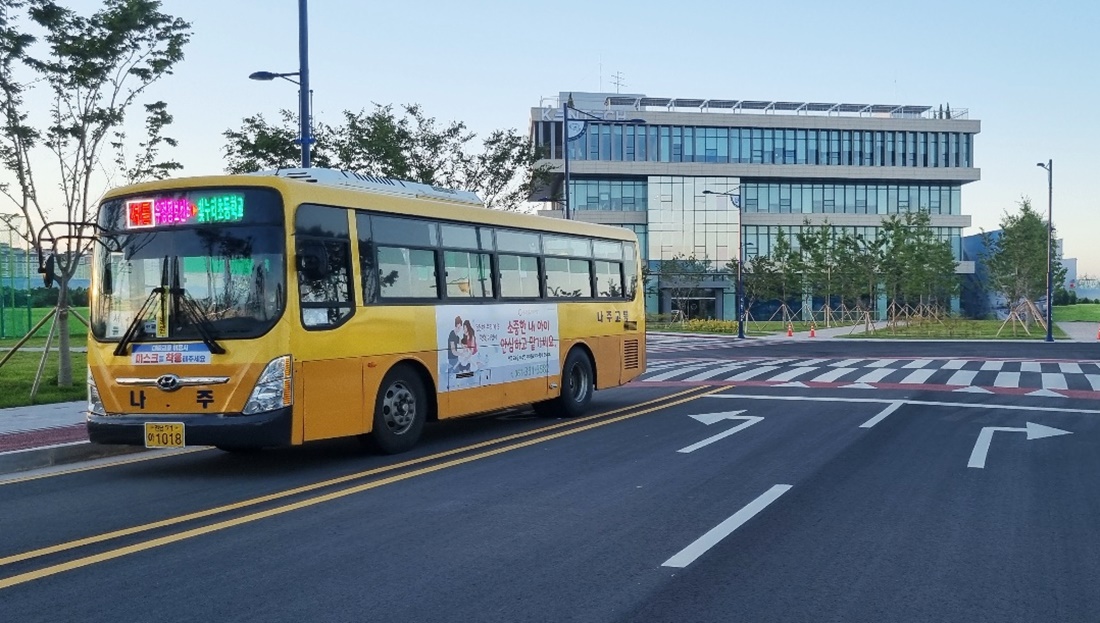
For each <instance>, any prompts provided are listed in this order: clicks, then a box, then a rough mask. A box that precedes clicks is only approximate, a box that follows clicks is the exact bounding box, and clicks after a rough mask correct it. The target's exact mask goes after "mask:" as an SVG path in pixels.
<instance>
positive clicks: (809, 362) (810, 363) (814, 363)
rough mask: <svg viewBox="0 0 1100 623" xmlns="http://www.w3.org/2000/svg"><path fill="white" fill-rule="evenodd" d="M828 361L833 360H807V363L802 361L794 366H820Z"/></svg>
mask: <svg viewBox="0 0 1100 623" xmlns="http://www.w3.org/2000/svg"><path fill="white" fill-rule="evenodd" d="M826 361H832V360H831V359H807V360H806V361H800V362H798V363H796V364H794V365H796V366H815V367H816V366H820V365H821V364H823V363H825V362H826Z"/></svg>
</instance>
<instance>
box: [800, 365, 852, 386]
mask: <svg viewBox="0 0 1100 623" xmlns="http://www.w3.org/2000/svg"><path fill="white" fill-rule="evenodd" d="M857 369H858V368H836V369H835V370H830V371H829V372H826V373H825V374H822V375H819V376H816V377H814V378H813V379H811V380H812V381H814V382H815V383H832V382H833V381H836V380H837V379H839V378H840V377H842V376H844V375H845V374H848V373H849V372H855V371H856V370H857Z"/></svg>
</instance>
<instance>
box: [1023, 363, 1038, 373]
mask: <svg viewBox="0 0 1100 623" xmlns="http://www.w3.org/2000/svg"><path fill="white" fill-rule="evenodd" d="M1042 371H1043V364H1041V363H1039V362H1038V361H1024V362H1022V363H1021V364H1020V372H1042Z"/></svg>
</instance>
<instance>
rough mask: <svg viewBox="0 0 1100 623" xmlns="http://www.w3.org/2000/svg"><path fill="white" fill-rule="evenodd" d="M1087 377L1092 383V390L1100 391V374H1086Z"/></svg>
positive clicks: (1090, 383)
mask: <svg viewBox="0 0 1100 623" xmlns="http://www.w3.org/2000/svg"><path fill="white" fill-rule="evenodd" d="M1085 378H1086V379H1088V380H1089V385H1092V391H1094V392H1100V374H1086V375H1085Z"/></svg>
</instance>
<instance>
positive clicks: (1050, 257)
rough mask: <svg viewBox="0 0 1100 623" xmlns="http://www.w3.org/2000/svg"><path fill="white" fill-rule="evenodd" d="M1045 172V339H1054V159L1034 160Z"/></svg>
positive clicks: (1050, 340) (1049, 340) (1051, 340)
mask: <svg viewBox="0 0 1100 623" xmlns="http://www.w3.org/2000/svg"><path fill="white" fill-rule="evenodd" d="M1035 166H1038V167H1042V168H1044V169H1046V172H1047V341H1048V342H1053V341H1054V253H1053V249H1052V245H1053V244H1054V242H1053V238H1054V220H1053V217H1054V160H1053V159H1050V160H1047V161H1046V163H1042V162H1036V163H1035Z"/></svg>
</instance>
